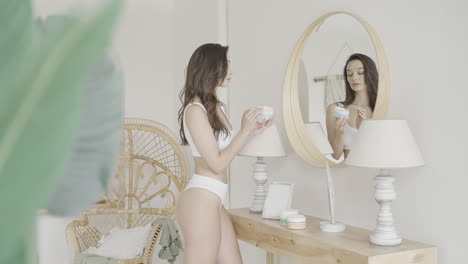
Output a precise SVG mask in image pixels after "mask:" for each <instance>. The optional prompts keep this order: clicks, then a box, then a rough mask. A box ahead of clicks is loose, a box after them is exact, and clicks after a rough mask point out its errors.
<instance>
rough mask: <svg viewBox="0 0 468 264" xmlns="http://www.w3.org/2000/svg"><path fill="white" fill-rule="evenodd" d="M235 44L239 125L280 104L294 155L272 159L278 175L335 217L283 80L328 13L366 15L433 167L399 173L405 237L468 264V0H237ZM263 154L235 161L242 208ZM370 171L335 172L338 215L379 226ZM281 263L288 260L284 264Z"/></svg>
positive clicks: (400, 109)
mask: <svg viewBox="0 0 468 264" xmlns="http://www.w3.org/2000/svg"><path fill="white" fill-rule="evenodd" d="M228 10H229V12H228V17H229V22H228V23H229V31H228V32H229V44H230V46H231V58H232V65H233V71H234V76H233V80H232V83H231V88H230V102H231V107H230V108H231V122H232V123H233V124H234V126H237V127H238V126H239V125H240V117H241V113H242V110H244V109H245V108H247V107H249V106H252V105H256V104H267V105H271V106H273V107H274V108H275V110H276V112H277V113H280V114H279V115H277V118H276V123H277V124H278V126H279V128H280V130H281V131H280V132H281V133H282V136H283V139H284V143H285V144H286V145H287V152H288V157H287V158H282V159H267V160H266V161H267V162H268V163H269V171H270V176H271V178H272V179H275V180H282V181H290V182H294V183H296V189H295V195H294V201H293V205H294V206H295V207H296V208H299V209H300V210H301V211H302V212H304V213H307V214H311V215H315V216H318V217H326V216H327V215H328V210H327V197H326V182H325V179H324V177H325V176H324V173H323V171H322V170H319V169H315V168H312V167H309V166H308V165H306V164H305V163H304V162H303V161H302V160H300V159H299V158H298V156H297V155H296V154H295V153H294V151H293V150H292V148H291V147H290V145H289V144H288V141H287V137H286V134H285V131H284V126H283V120H282V119H283V117H282V115H281V112H282V99H281V97H282V88H283V77H284V73H285V71H286V66H287V63H288V60H289V56H290V54H291V52H292V49H293V47H294V45H295V43H296V41H297V40H298V38H299V37H300V35H301V34H302V32H303V31H304V30H305V29H306V28H307V27H308V26H309V25H310V24H311V23H312V22H313V21H314V20H315V19H316V18H318V17H319V16H320V15H323V14H325V13H327V12H330V11H335V10H343V11H351V12H354V13H356V14H358V15H360V16H362V17H363V18H364V19H366V20H367V21H368V22H369V23H370V24H371V25H372V26H373V27H374V28H375V29H376V31H377V32H378V34H379V36H380V38H381V39H382V41H383V44H384V48H385V50H386V54H387V57H388V59H389V64H390V75H391V83H392V87H391V98H390V106H389V115H388V118H390V119H406V120H408V122H409V125H410V127H411V129H412V131H413V133H414V135H415V137H416V139H417V141H418V143H419V146H420V148H421V151H422V153H423V155H424V158H425V161H426V165H425V166H424V167H421V168H413V169H404V170H398V171H395V172H394V175H395V177H396V179H397V181H396V190H397V192H398V199H397V200H396V201H395V202H394V203H393V210H394V216H395V219H396V225H397V227H398V229H399V231H400V232H401V234H402V235H403V237H405V238H408V239H413V240H419V241H422V242H426V243H431V244H434V245H436V246H437V247H438V248H439V259H440V262H439V263H442V264H455V263H466V259H468V251H467V250H466V248H467V247H466V243H465V241H466V239H465V238H466V235H468V228H467V226H466V223H468V212H467V211H466V210H465V207H466V206H465V204H464V202H465V201H468V192H466V190H465V189H466V186H467V184H468V180H467V176H468V175H467V173H466V169H465V168H464V167H463V165H462V164H463V163H464V161H465V157H466V154H465V152H466V150H467V148H468V144H467V140H466V135H467V134H468V125H467V122H466V117H464V114H462V113H463V112H462V110H463V109H464V108H465V105H466V103H465V102H466V98H467V95H468V87H467V85H466V84H465V83H466V81H465V79H466V78H465V77H464V76H466V71H467V69H468V66H467V61H468V48H467V47H468V30H467V29H466V27H467V25H468V16H466V11H467V10H468V3H467V2H466V1H461V0H448V1H422V0H417V1H403V0H395V1H372V0H359V1H339V0H330V1H308V0H291V1H267V0H258V1H247V0H235V1H229V5H228ZM253 162H254V159H251V158H246V157H239V158H237V159H236V160H235V161H234V162H233V164H232V166H231V179H232V180H231V184H232V187H231V188H232V207H247V206H249V204H250V201H251V194H252V193H253V190H254V183H253V180H252V179H251V173H252V166H251V164H252V163H253ZM374 174H375V171H373V170H367V169H355V168H346V169H335V170H333V176H334V179H335V182H336V194H337V208H336V214H337V218H338V219H339V220H341V221H344V222H345V223H347V224H349V225H355V226H359V227H364V228H368V229H371V228H373V227H374V224H375V217H376V215H377V206H376V203H375V201H374V198H373V190H374V189H373V176H374ZM242 253H243V256H244V262H245V263H262V261H263V259H264V258H265V257H264V253H263V251H260V250H258V249H255V248H253V247H251V246H246V245H245V244H243V246H242ZM281 263H288V262H286V261H282V262H281Z"/></svg>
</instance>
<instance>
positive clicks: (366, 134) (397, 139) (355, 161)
mask: <svg viewBox="0 0 468 264" xmlns="http://www.w3.org/2000/svg"><path fill="white" fill-rule="evenodd" d="M345 163H346V164H348V165H351V166H356V167H365V168H378V169H380V171H379V174H378V175H377V176H376V177H375V182H376V184H375V199H376V201H377V203H378V204H379V206H380V209H379V214H378V217H377V225H376V228H375V230H374V232H373V233H372V234H371V235H370V237H369V240H370V242H371V243H372V244H375V245H381V246H396V245H399V244H401V241H402V239H401V237H400V235H399V234H398V232H397V231H396V229H395V227H394V221H393V215H392V211H391V207H390V206H391V202H392V201H393V200H394V199H395V198H396V193H395V189H394V188H393V182H394V178H393V176H392V175H390V173H389V169H399V168H409V167H417V166H422V165H424V161H423V159H422V156H421V153H420V151H419V148H418V147H417V145H416V142H415V140H414V137H413V135H412V134H411V131H410V129H409V127H408V124H407V123H406V121H405V120H364V121H363V122H362V124H361V127H360V128H359V134H358V136H357V138H356V140H355V142H353V146H352V149H351V151H350V153H349V155H348V157H347V159H346V161H345Z"/></svg>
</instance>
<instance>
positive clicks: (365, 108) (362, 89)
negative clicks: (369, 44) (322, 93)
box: [327, 53, 379, 159]
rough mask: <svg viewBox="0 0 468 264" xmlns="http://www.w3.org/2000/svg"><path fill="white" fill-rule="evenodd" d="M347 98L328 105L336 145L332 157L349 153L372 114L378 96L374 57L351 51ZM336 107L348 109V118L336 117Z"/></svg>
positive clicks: (330, 132) (346, 72) (331, 136)
mask: <svg viewBox="0 0 468 264" xmlns="http://www.w3.org/2000/svg"><path fill="white" fill-rule="evenodd" d="M344 76H345V84H346V99H345V101H344V102H341V103H334V104H330V105H329V106H328V107H327V132H328V140H329V141H330V144H331V146H332V148H333V151H334V153H333V155H332V156H333V158H335V159H340V157H341V156H342V155H343V153H344V157H345V158H346V157H347V156H348V153H349V151H350V149H351V146H352V142H353V140H354V138H355V137H356V136H357V133H358V129H359V127H360V126H361V122H362V120H365V119H368V118H372V114H373V112H374V108H375V102H376V100H377V89H378V86H379V74H378V72H377V67H376V66H375V63H374V61H373V60H372V59H371V58H369V57H368V56H366V55H364V54H360V53H355V54H353V55H351V56H350V57H349V58H348V60H347V61H346V64H345V67H344ZM337 107H343V108H345V109H347V110H348V111H349V118H344V117H336V116H335V115H334V114H333V112H334V111H335V109H336V108H337Z"/></svg>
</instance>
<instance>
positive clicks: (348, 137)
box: [343, 124, 358, 149]
mask: <svg viewBox="0 0 468 264" xmlns="http://www.w3.org/2000/svg"><path fill="white" fill-rule="evenodd" d="M357 135H358V130H357V128H354V127H350V126H349V125H348V124H346V125H345V126H344V136H343V143H344V149H351V147H352V145H353V141H354V140H355V139H356V137H357Z"/></svg>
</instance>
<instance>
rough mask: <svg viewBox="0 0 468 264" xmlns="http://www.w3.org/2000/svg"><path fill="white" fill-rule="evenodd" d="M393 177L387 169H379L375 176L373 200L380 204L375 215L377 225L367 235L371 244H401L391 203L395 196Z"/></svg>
mask: <svg viewBox="0 0 468 264" xmlns="http://www.w3.org/2000/svg"><path fill="white" fill-rule="evenodd" d="M394 181H395V179H394V178H393V176H392V175H390V173H389V172H388V170H384V169H381V170H380V172H379V174H378V175H377V176H375V200H376V201H377V203H378V204H379V205H380V210H379V215H378V216H377V226H376V227H375V230H374V232H373V233H372V234H371V235H370V236H369V241H370V242H371V243H372V244H375V245H379V246H397V245H400V244H401V241H402V239H401V237H400V235H399V234H398V232H397V231H396V229H395V226H394V221H393V215H392V208H391V206H390V205H391V203H392V201H393V200H395V198H396V193H395V189H394V188H393V182H394Z"/></svg>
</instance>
